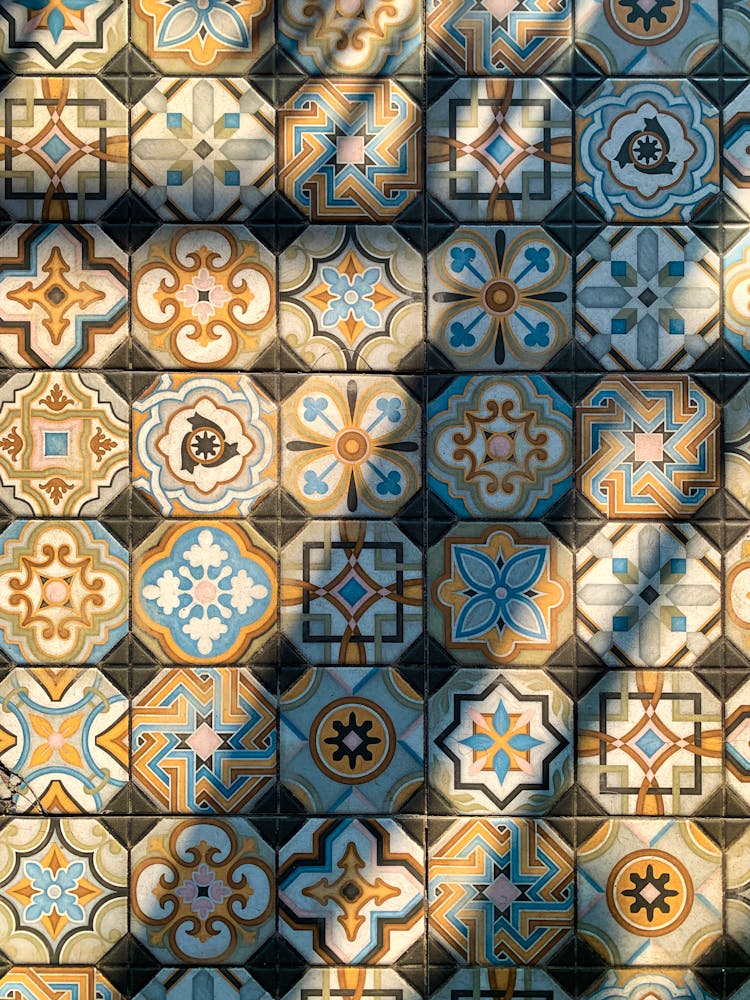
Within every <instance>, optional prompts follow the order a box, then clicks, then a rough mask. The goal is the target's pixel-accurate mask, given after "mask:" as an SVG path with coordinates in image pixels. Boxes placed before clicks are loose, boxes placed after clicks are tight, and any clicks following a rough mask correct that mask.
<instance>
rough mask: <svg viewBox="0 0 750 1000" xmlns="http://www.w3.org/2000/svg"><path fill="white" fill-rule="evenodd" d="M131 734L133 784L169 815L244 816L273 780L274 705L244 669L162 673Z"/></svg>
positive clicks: (142, 700)
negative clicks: (230, 814) (211, 814)
mask: <svg viewBox="0 0 750 1000" xmlns="http://www.w3.org/2000/svg"><path fill="white" fill-rule="evenodd" d="M0 690H2V689H1V688H0ZM131 732H132V736H131V740H132V748H133V762H132V771H133V781H134V782H135V784H136V785H137V786H138V788H140V789H141V791H142V792H145V794H146V795H147V796H148V798H149V799H150V800H151V801H152V802H153V803H154V804H155V805H156V806H158V807H159V808H160V809H161V810H163V811H164V812H167V813H193V814H195V813H202V814H206V813H222V814H228V813H236V812H249V811H250V808H251V807H252V806H253V804H254V803H255V802H257V800H258V799H259V798H260V797H261V796H262V795H264V794H265V793H266V792H267V791H268V790H269V789H270V788H272V787H273V784H274V782H275V780H276V706H275V699H274V698H273V697H272V696H271V695H270V694H269V693H268V692H267V691H266V690H265V688H264V687H263V686H262V685H261V684H260V682H259V681H257V680H256V679H255V678H254V677H253V675H252V674H251V673H250V671H249V670H247V669H246V668H244V667H218V668H213V669H211V668H207V667H190V668H185V669H181V668H180V669H178V668H175V669H172V670H162V671H161V673H159V674H158V675H157V676H156V677H155V678H154V680H153V681H152V682H151V683H150V684H149V685H148V686H147V687H146V688H144V690H143V691H140V692H139V693H138V694H137V695H136V696H135V697H134V698H133V706H132V711H131Z"/></svg>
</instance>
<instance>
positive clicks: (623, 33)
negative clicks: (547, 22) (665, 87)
mask: <svg viewBox="0 0 750 1000" xmlns="http://www.w3.org/2000/svg"><path fill="white" fill-rule="evenodd" d="M577 14H578V18H577V21H576V43H577V45H578V46H579V47H580V48H581V49H582V50H583V51H584V52H585V53H586V55H587V56H588V57H589V59H591V60H592V62H594V63H595V64H596V65H597V66H598V67H599V69H600V70H602V72H604V73H609V74H612V75H615V76H650V75H654V76H656V77H662V78H663V77H664V76H670V75H675V76H681V75H683V74H685V73H687V72H689V71H691V70H693V69H695V67H696V66H698V65H699V63H701V62H703V60H704V59H705V58H706V57H707V56H708V55H709V54H710V53H711V52H712V51H713V50H714V49H715V48H716V47H717V45H718V44H719V23H718V3H717V2H716V0H698V2H697V3H695V2H691V0H677V3H670V2H669V0H657V3H656V4H655V5H653V6H652V5H649V4H645V5H643V4H641V3H638V2H637V0H595V2H593V3H588V4H581V5H580V6H579V7H578V9H577Z"/></svg>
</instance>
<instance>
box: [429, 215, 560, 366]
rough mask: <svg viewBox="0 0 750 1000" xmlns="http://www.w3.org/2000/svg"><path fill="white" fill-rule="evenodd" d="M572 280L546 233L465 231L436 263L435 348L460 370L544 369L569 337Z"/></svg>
mask: <svg viewBox="0 0 750 1000" xmlns="http://www.w3.org/2000/svg"><path fill="white" fill-rule="evenodd" d="M571 272H572V264H571V260H570V257H569V256H568V254H566V253H565V251H564V250H563V249H562V247H561V246H559V244H557V243H556V242H555V241H554V240H553V239H552V238H551V237H550V236H549V235H548V234H547V233H545V231H544V230H543V229H539V228H536V227H531V226H524V227H523V228H521V227H502V228H501V227H494V226H493V227H490V226H477V227H475V228H470V227H468V226H459V228H458V229H456V230H455V232H454V233H453V234H452V235H451V236H450V237H449V238H448V239H447V240H445V242H444V243H442V244H441V245H440V246H439V247H438V248H437V249H436V250H434V251H433V252H432V254H431V255H430V257H429V262H428V271H427V292H428V310H429V324H428V336H429V339H430V342H431V343H432V344H434V346H435V347H436V348H437V349H438V350H439V351H440V352H441V354H442V355H443V357H444V358H445V359H446V361H448V362H450V364H451V365H453V367H454V368H458V369H460V370H466V369H482V370H485V369H494V368H499V369H507V370H519V369H520V370H523V369H530V370H535V369H541V368H544V366H545V365H546V364H547V363H548V362H549V361H550V359H551V358H553V357H554V356H555V355H556V354H557V353H558V352H559V350H560V349H561V348H562V347H564V346H565V344H566V343H567V342H568V340H569V337H570V326H571V318H572V317H571V313H572V308H571V301H572V275H571Z"/></svg>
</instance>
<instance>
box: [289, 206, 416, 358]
mask: <svg viewBox="0 0 750 1000" xmlns="http://www.w3.org/2000/svg"><path fill="white" fill-rule="evenodd" d="M279 287H280V295H281V302H280V305H279V336H280V337H281V338H282V340H283V341H284V342H285V343H286V345H287V346H288V347H290V348H291V349H292V350H293V351H294V352H295V354H296V355H297V356H298V357H299V358H300V359H301V361H302V362H304V363H305V364H306V365H309V366H310V367H311V368H314V369H316V370H318V371H338V370H342V369H343V370H345V371H394V370H395V369H397V368H398V367H399V366H400V364H401V362H402V361H403V360H404V359H405V358H406V357H407V355H408V354H409V353H410V352H411V351H412V350H413V349H414V348H415V347H417V346H418V345H419V344H421V342H422V337H423V327H424V320H423V316H422V311H423V304H422V299H423V294H422V258H421V257H420V255H419V253H417V251H416V250H415V249H414V248H413V247H411V246H409V244H408V243H407V242H406V240H404V239H403V238H402V237H401V236H399V234H398V233H397V232H396V230H395V229H393V228H391V227H390V226H382V225H381V226H347V227H344V226H310V227H308V228H307V229H306V230H305V231H304V232H303V233H302V235H301V236H300V237H299V238H298V239H296V240H295V241H294V242H293V243H292V244H291V246H289V247H287V249H286V250H284V252H283V253H282V254H281V255H280V257H279Z"/></svg>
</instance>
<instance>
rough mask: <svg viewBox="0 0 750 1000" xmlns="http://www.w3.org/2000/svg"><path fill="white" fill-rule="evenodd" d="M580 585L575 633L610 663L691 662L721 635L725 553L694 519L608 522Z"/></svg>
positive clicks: (582, 562)
mask: <svg viewBox="0 0 750 1000" xmlns="http://www.w3.org/2000/svg"><path fill="white" fill-rule="evenodd" d="M576 585H577V588H576V593H577V615H576V620H577V632H578V636H579V638H580V639H581V640H582V641H584V642H585V643H587V644H588V646H589V647H590V648H591V649H592V650H593V651H594V652H595V653H596V654H597V655H598V656H599V657H601V659H602V660H604V662H605V663H608V664H610V665H611V666H622V667H648V668H651V667H678V666H685V667H687V666H691V665H692V664H693V663H695V661H696V660H697V659H698V658H699V657H700V656H701V655H702V654H703V653H704V652H705V651H706V650H707V649H708V648H709V647H710V646H711V644H712V643H713V642H715V641H716V640H717V639H718V638H719V636H720V634H721V558H720V555H719V553H718V552H717V551H716V549H715V548H714V547H713V546H712V545H711V544H710V543H709V542H708V541H707V539H706V538H705V537H704V536H703V535H702V534H700V532H698V531H696V530H695V528H693V527H691V526H690V525H689V524H684V525H678V524H626V523H623V522H613V523H611V524H609V525H608V526H607V527H606V528H603V529H602V530H601V531H599V532H597V534H596V535H594V537H593V538H592V539H591V540H590V541H589V542H588V543H587V544H586V545H584V546H582V547H581V548H579V549H578V552H577V555H576Z"/></svg>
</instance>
